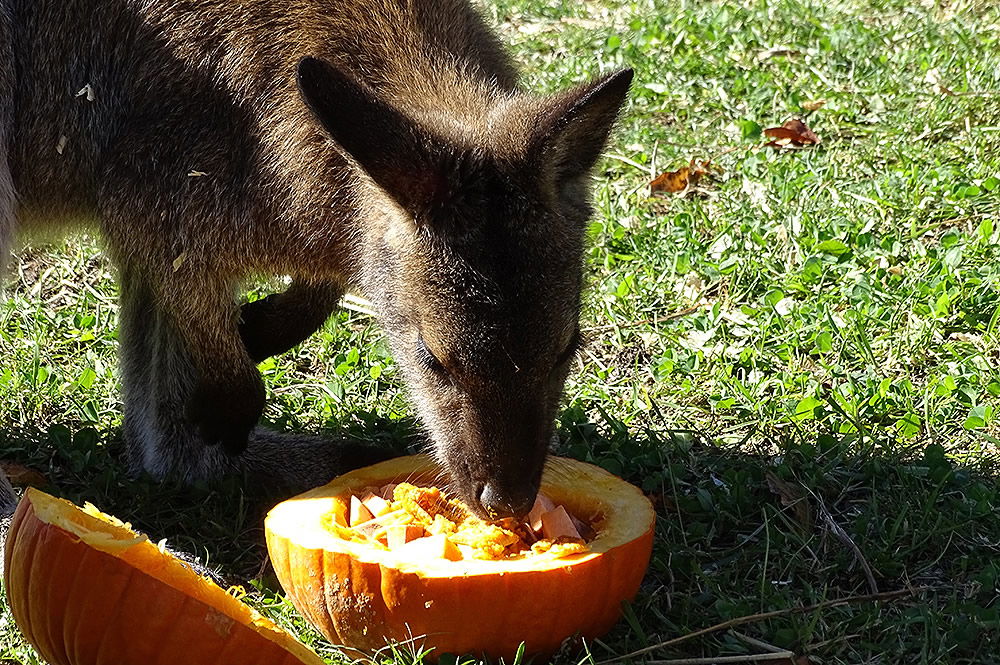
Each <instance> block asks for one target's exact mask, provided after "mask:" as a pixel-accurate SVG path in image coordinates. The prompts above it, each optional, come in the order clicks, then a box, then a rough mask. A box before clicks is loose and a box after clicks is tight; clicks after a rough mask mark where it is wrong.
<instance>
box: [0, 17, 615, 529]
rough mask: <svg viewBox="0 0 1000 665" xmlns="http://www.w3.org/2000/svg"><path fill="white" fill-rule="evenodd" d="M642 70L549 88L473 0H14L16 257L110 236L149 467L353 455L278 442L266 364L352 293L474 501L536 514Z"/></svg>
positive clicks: (210, 472) (135, 429)
mask: <svg viewBox="0 0 1000 665" xmlns="http://www.w3.org/2000/svg"><path fill="white" fill-rule="evenodd" d="M631 78H632V72H631V71H630V70H624V71H620V72H617V73H612V74H610V75H605V76H603V77H602V78H600V79H598V80H596V81H595V82H592V83H590V84H587V85H582V86H580V87H578V88H576V89H573V90H570V91H568V92H564V93H562V94H557V95H554V96H537V95H532V94H529V93H528V92H526V91H525V90H523V89H522V87H521V85H520V84H519V81H518V74H517V72H516V70H515V68H514V67H513V65H512V63H511V58H510V56H509V55H508V53H507V52H506V50H505V49H504V48H503V47H502V46H501V44H500V42H499V40H498V38H497V37H496V36H495V35H494V34H493V32H492V31H491V30H490V29H489V28H488V26H487V25H486V23H485V21H484V19H483V18H482V17H481V16H480V14H479V13H478V11H477V9H476V8H474V7H473V6H472V5H471V4H470V2H469V1H468V0H0V253H2V254H0V255H2V256H7V251H8V249H9V248H10V246H11V244H12V242H13V238H14V236H15V235H16V234H17V232H18V231H20V230H23V231H25V232H27V233H31V232H32V231H33V230H50V229H58V228H61V227H67V226H73V225H76V224H78V223H82V224H84V225H87V224H89V225H90V226H91V227H93V228H96V229H98V230H99V231H100V235H101V236H102V237H103V239H104V242H105V244H106V250H107V253H108V254H109V256H110V257H111V259H112V261H113V262H114V263H115V265H116V266H117V269H118V278H119V280H120V289H121V320H120V335H119V336H120V340H121V342H120V355H121V379H122V384H123V401H124V426H123V439H124V441H125V444H126V447H127V451H128V458H129V459H128V462H129V463H130V464H131V465H132V466H133V467H134V468H136V469H144V470H146V471H148V472H149V473H151V474H153V475H154V476H157V477H162V476H171V475H172V476H179V477H181V478H183V479H189V480H195V479H213V478H215V477H217V476H219V475H220V474H222V473H225V472H228V471H232V470H243V471H245V472H250V473H255V474H260V475H262V476H267V477H270V478H272V479H273V481H274V482H277V483H281V484H283V485H285V486H288V487H292V488H296V489H298V488H306V487H309V486H314V485H317V484H321V483H323V482H326V481H328V480H329V478H330V477H331V476H332V475H334V473H336V472H337V471H339V470H341V469H340V466H342V462H345V463H347V462H350V463H353V460H344V459H343V454H342V453H338V448H336V447H334V446H331V445H329V444H328V442H327V441H325V440H323V439H322V438H320V437H297V436H292V435H281V434H278V433H275V432H268V431H265V430H262V429H260V428H257V427H256V425H257V422H258V419H259V418H260V416H261V412H262V409H263V406H264V399H265V394H264V386H263V383H262V381H261V377H260V375H259V373H258V371H257V369H256V366H255V363H256V362H257V361H260V360H262V359H264V358H266V357H268V356H271V355H274V354H277V353H281V352H283V351H286V350H288V349H289V348H291V347H293V346H295V345H296V344H298V343H299V342H301V341H302V340H303V339H305V338H306V337H307V336H308V335H309V334H311V333H312V332H314V331H315V330H316V329H317V328H318V327H319V326H320V325H321V324H322V323H323V322H324V320H325V319H326V318H327V317H328V316H329V315H330V313H331V312H332V311H333V309H334V308H335V306H336V305H337V303H338V301H339V299H340V297H341V295H342V294H343V293H344V291H345V289H354V290H357V291H358V292H360V293H362V294H364V295H365V296H366V297H367V298H368V299H370V300H371V302H372V303H373V304H374V308H375V310H376V312H377V315H378V319H379V321H380V323H381V325H382V326H383V327H384V329H385V333H386V335H387V338H388V341H389V344H390V347H391V349H392V352H393V355H394V357H395V359H396V361H397V363H398V365H399V367H400V368H401V371H402V374H403V376H404V378H405V381H406V383H407V384H408V387H409V390H410V392H411V394H412V398H413V400H414V402H415V405H416V408H417V412H418V415H419V417H420V418H421V420H422V422H423V424H424V426H425V427H426V431H427V433H428V435H429V438H430V440H431V441H432V443H433V447H434V450H435V452H436V453H437V455H438V457H439V458H440V460H441V461H442V463H443V465H444V467H445V468H446V470H447V472H448V474H449V476H450V479H451V484H450V487H451V488H452V490H453V491H455V492H456V493H457V494H458V496H459V497H460V498H461V499H463V500H464V501H465V502H466V503H468V504H469V505H470V506H471V507H473V509H474V510H476V511H477V512H479V513H480V514H482V515H484V516H488V517H494V518H495V517H501V516H511V515H523V514H524V513H526V512H527V511H528V509H529V508H530V507H531V504H532V502H533V500H534V497H535V494H536V492H537V489H538V485H539V481H540V477H541V471H542V466H543V464H544V460H545V458H546V455H547V452H548V448H549V444H550V440H551V438H552V436H553V431H554V422H555V417H556V410H557V407H558V403H559V399H560V395H561V392H562V389H563V384H564V382H565V378H566V375H567V372H568V369H569V364H570V360H571V359H572V357H573V356H574V353H575V351H576V348H577V345H578V344H579V340H580V332H579V327H578V319H579V313H580V302H581V282H582V271H583V265H582V264H583V259H582V256H583V246H584V234H585V220H586V219H587V217H588V216H589V214H590V208H589V203H588V189H589V182H588V181H589V178H590V172H591V170H592V168H593V166H594V164H595V162H596V160H597V158H598V157H599V155H600V153H601V151H602V150H603V148H604V145H605V143H606V141H607V137H608V133H609V131H610V129H611V127H612V125H613V123H614V121H615V118H616V116H617V114H618V112H619V108H620V106H621V105H622V103H623V100H624V98H625V95H626V93H627V90H628V87H629V84H630V81H631ZM277 275H288V276H290V277H291V278H292V280H293V281H292V284H291V286H290V288H289V289H288V290H287V291H286V292H284V293H282V294H278V295H275V296H271V297H269V298H267V299H264V300H260V301H257V302H254V303H252V304H249V305H244V306H243V307H242V308H241V307H240V306H239V304H238V302H239V301H238V299H237V297H236V296H237V290H238V289H239V288H240V287H241V285H244V284H245V283H246V282H247V281H248V280H249V279H253V278H255V277H260V276H277ZM355 452H356V451H355Z"/></svg>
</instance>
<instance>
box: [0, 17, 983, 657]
mask: <svg viewBox="0 0 1000 665" xmlns="http://www.w3.org/2000/svg"><path fill="white" fill-rule="evenodd" d="M487 8H488V11H489V13H490V14H492V16H493V17H494V19H495V20H496V22H497V23H498V24H499V25H500V26H501V31H502V33H503V35H504V37H505V38H506V39H507V40H508V41H509V42H511V43H512V44H513V47H514V50H515V52H516V54H517V58H518V60H519V62H521V63H523V66H524V68H525V70H526V76H527V79H528V81H529V82H530V83H531V84H532V85H534V86H535V87H537V88H539V89H542V90H556V89H558V88H561V87H563V86H564V85H567V84H570V83H572V82H578V81H582V80H584V79H585V78H587V77H588V76H590V75H592V74H594V73H596V72H597V71H598V70H606V69H610V68H613V67H621V66H626V65H628V66H632V67H634V68H636V70H637V80H636V85H635V88H634V94H633V97H632V100H631V102H630V104H629V107H628V109H627V112H626V114H625V116H624V118H623V121H622V123H621V127H620V131H619V132H618V133H617V135H616V138H615V140H614V141H613V144H612V146H611V147H610V149H609V157H608V159H606V160H605V161H604V162H602V168H601V172H600V173H599V176H600V177H599V179H598V180H597V182H596V189H595V201H596V204H597V205H596V208H597V214H596V215H595V217H594V219H593V223H592V225H591V227H590V236H591V249H590V250H589V254H588V273H589V279H590V282H591V285H592V288H591V290H590V292H589V295H588V299H587V308H586V313H585V327H586V328H587V329H588V332H589V343H588V344H587V346H586V348H585V349H584V352H583V354H582V356H581V362H580V366H579V368H578V371H576V372H575V373H574V375H573V377H572V378H571V379H570V383H569V385H568V389H567V407H566V409H565V411H564V412H563V414H562V416H561V420H560V432H561V436H562V441H563V443H562V452H563V453H564V454H568V455H571V456H574V457H578V458H581V459H585V460H590V461H594V462H596V463H598V464H600V465H602V466H604V467H605V468H608V469H609V470H611V471H613V472H615V473H619V474H621V475H623V476H625V477H626V478H628V479H630V480H632V481H634V482H636V483H637V484H639V485H641V486H642V487H643V489H645V490H646V491H647V492H648V493H649V495H650V496H651V498H653V500H654V502H655V503H656V505H657V508H658V513H659V521H658V526H657V540H656V547H655V551H654V555H653V562H652V566H651V568H650V572H649V574H648V576H647V578H646V582H645V585H644V587H643V589H642V591H641V592H640V594H639V597H638V598H637V599H636V601H635V603H634V604H633V605H632V606H631V608H630V610H629V611H628V612H627V620H626V621H623V622H622V623H621V624H620V625H619V626H618V627H617V628H616V629H615V630H614V631H613V632H612V633H611V634H610V635H608V636H607V637H606V638H604V639H603V640H601V641H600V642H597V643H594V644H591V645H590V648H591V651H592V655H593V659H594V660H597V661H600V660H603V659H606V658H609V657H613V656H615V655H620V654H624V653H627V652H629V651H631V650H635V649H639V648H643V647H646V646H648V645H652V644H655V643H657V642H658V641H662V640H666V639H670V638H673V637H676V636H679V635H684V634H687V633H689V632H692V631H694V630H697V629H699V628H703V627H706V626H709V625H712V624H716V623H719V622H722V621H726V620H729V619H732V618H735V617H740V616H744V615H749V614H755V613H759V612H766V611H771V610H780V609H783V608H793V607H800V606H805V605H811V604H814V603H818V602H822V601H825V600H829V599H836V598H843V597H849V596H854V595H859V594H867V593H870V592H871V583H870V581H869V580H868V578H867V576H866V574H865V571H864V566H865V564H867V565H868V566H870V568H871V570H872V579H873V581H874V582H875V584H876V585H877V588H878V589H879V590H880V591H889V590H895V589H901V588H906V587H907V586H913V587H921V588H926V590H924V591H921V592H919V593H918V594H916V595H915V596H914V597H912V598H905V599H900V600H896V601H892V602H884V603H872V602H861V603H852V604H850V605H846V606H840V607H835V608H827V609H823V610H820V611H816V612H808V613H801V614H791V615H786V616H782V617H779V618H776V619H771V620H767V621H755V622H752V623H750V624H748V625H744V626H742V627H740V628H738V629H736V630H737V631H738V632H739V633H742V634H744V635H748V636H751V637H752V638H755V639H758V640H763V641H766V642H768V643H769V644H773V645H777V646H779V647H782V648H787V649H790V650H792V651H794V652H795V653H796V654H799V655H805V656H807V657H808V658H809V659H810V660H809V662H811V663H822V664H824V665H827V664H834V663H838V664H839V663H844V664H846V663H956V664H958V663H969V664H972V663H975V664H977V665H986V664H990V663H1000V601H998V594H1000V563H998V559H1000V485H998V478H1000V469H998V465H997V461H998V459H1000V455H998V448H1000V370H998V367H1000V307H998V305H1000V242H998V240H1000V214H998V213H1000V7H998V6H997V5H996V4H995V3H993V2H989V1H981V2H976V1H975V0H971V1H966V2H962V1H959V2H954V3H948V2H942V3H931V2H919V3H913V2H905V1H903V0H897V1H891V0H876V1H875V2H863V1H862V0H831V1H828V2H804V1H793V0H773V1H771V2H763V1H755V2H749V3H732V2H722V1H708V0H706V1H703V2H702V1H699V2H684V1H679V0H676V1H670V2H668V1H667V0H644V1H642V2H639V1H628V2H624V1H621V2H612V1H611V0H594V1H589V2H582V1H578V2H573V3H565V4H562V5H559V4H557V3H548V2H543V1H541V0H496V1H495V2H490V3H487ZM942 87H943V88H944V89H946V90H947V91H945V90H944V89H943V88H942ZM813 100H825V101H826V104H825V105H824V106H823V107H822V108H821V109H819V110H817V111H812V112H808V111H805V110H804V109H803V106H802V105H803V103H806V102H809V101H813ZM795 115H800V116H802V117H804V118H805V119H806V122H807V123H808V124H809V126H810V127H812V128H813V129H814V130H815V131H816V132H817V133H818V134H819V135H820V137H821V138H822V143H821V144H820V145H819V146H817V147H814V148H809V149H804V150H799V151H784V152H778V151H774V150H770V149H761V148H760V147H759V146H760V145H761V144H762V143H763V141H762V140H761V138H760V136H759V134H760V130H761V128H766V127H770V126H775V125H780V124H781V123H782V122H784V121H785V120H786V119H788V118H789V117H792V116H795ZM694 157H697V158H706V159H708V158H711V159H713V163H714V165H715V166H716V167H717V172H716V175H715V177H714V178H713V179H712V180H710V181H709V182H707V183H703V185H702V186H701V187H700V188H699V190H698V191H695V192H692V193H691V195H689V196H683V197H681V196H671V197H664V198H656V199H651V198H650V197H649V196H648V181H649V180H650V179H651V176H652V175H655V174H656V173H658V172H660V171H663V170H668V169H674V168H677V167H678V166H681V165H683V164H686V163H687V162H688V161H689V160H690V159H691V158H694ZM19 259H20V264H19V271H20V272H19V273H17V274H16V275H15V280H14V283H13V286H12V288H11V290H10V291H9V300H7V301H5V302H4V303H2V304H0V344H2V345H3V346H2V357H3V358H4V359H5V360H6V362H5V363H4V364H3V365H2V366H0V423H2V428H0V430H2V431H0V445H2V455H3V458H5V459H10V460H17V461H20V462H23V463H27V464H30V465H32V466H34V467H35V468H38V469H40V470H42V471H44V472H46V473H47V474H48V475H49V477H50V478H51V480H52V488H51V489H53V491H56V492H57V493H59V494H61V495H64V496H67V497H70V498H73V499H76V500H81V499H87V500H91V501H94V502H95V503H97V504H99V505H101V506H102V507H105V508H107V509H108V510H112V511H114V512H117V513H118V514H119V515H121V516H122V517H123V518H127V519H131V520H132V521H134V522H135V523H137V524H138V525H139V526H140V527H142V528H144V529H147V530H149V531H150V532H151V533H152V534H155V536H156V537H164V536H165V537H168V538H169V539H170V541H171V543H172V544H173V545H174V546H176V547H178V548H179V549H183V550H187V551H190V552H193V553H195V554H198V555H200V556H201V557H202V558H203V559H204V560H206V561H207V562H208V564H209V565H210V566H212V567H217V568H219V569H220V570H221V571H222V572H223V574H224V575H226V576H227V577H229V578H231V579H233V580H243V581H247V580H250V579H256V580H258V581H257V582H256V583H255V585H250V584H249V582H246V584H247V586H248V588H252V589H255V591H254V593H252V594H251V595H252V597H253V601H254V603H255V604H256V605H257V606H258V607H260V608H262V609H263V610H264V611H266V612H267V613H269V614H270V615H271V616H274V617H276V618H278V619H279V620H280V621H282V622H283V623H284V624H285V625H287V626H289V627H290V628H292V629H293V630H294V631H295V632H297V633H299V634H301V635H302V636H303V639H305V640H306V641H308V642H309V643H310V644H312V645H313V646H314V647H315V648H317V649H319V650H320V652H321V653H322V654H323V655H324V656H325V657H329V658H330V660H331V662H340V661H342V660H343V657H342V656H340V655H339V654H338V652H336V651H335V650H333V649H332V648H331V647H330V646H329V645H326V644H325V643H324V642H323V641H322V640H321V638H319V637H318V635H317V634H316V633H315V632H313V631H311V629H309V628H308V627H307V626H305V625H304V624H303V622H302V620H301V619H299V618H298V617H297V616H296V615H295V614H294V611H293V610H292V609H291V608H290V606H289V605H288V604H287V603H284V602H283V601H282V600H281V597H280V595H276V594H275V593H274V591H273V590H271V589H273V580H270V579H269V578H268V577H267V576H266V575H265V576H263V578H261V577H260V575H259V571H260V568H261V564H262V562H263V559H264V550H263V548H262V545H261V529H260V517H261V515H262V511H263V510H264V509H265V508H266V507H265V506H261V505H259V502H254V501H253V498H252V497H250V496H246V495H244V494H243V493H242V491H241V489H240V488H239V487H237V486H236V485H235V484H233V483H230V484H227V485H226V486H224V487H221V488H218V487H216V488H196V489H195V490H189V489H185V488H179V487H172V486H167V487H162V486H159V485H156V484H153V483H151V482H148V481H145V480H141V479H140V480H131V479H128V478H126V477H125V476H124V475H123V474H122V473H121V469H120V467H119V466H118V465H117V463H116V461H115V454H116V446H117V443H116V428H117V426H118V425H119V423H120V405H119V403H118V399H117V384H116V375H115V358H114V354H115V319H116V305H115V297H116V288H115V285H114V282H113V280H112V277H111V274H110V270H109V267H108V265H107V264H106V263H105V262H104V261H103V259H101V258H100V253H99V251H98V250H97V249H96V247H95V245H94V244H93V243H92V242H90V241H87V240H82V241H74V242H72V243H70V244H68V245H66V246H64V247H59V248H49V249H46V248H31V249H26V250H24V251H23V252H21V253H20V254H19ZM264 371H265V375H266V377H267V381H268V384H269V388H270V395H271V399H270V403H269V406H268V411H267V418H268V419H269V420H270V421H272V422H273V423H275V424H276V425H277V426H280V427H284V428H292V429H307V430H321V429H328V430H333V431H343V430H348V431H349V432H351V433H352V434H353V435H354V436H357V437H360V438H364V439H367V440H372V441H377V442H382V443H384V444H385V445H393V446H396V447H397V448H399V449H400V450H403V449H406V448H407V447H408V446H412V445H414V444H415V442H416V439H415V437H414V432H415V428H414V424H413V422H412V420H411V419H410V414H411V411H410V407H409V406H408V404H407V402H406V400H405V398H404V396H403V393H402V389H401V386H400V384H399V380H398V378H397V374H396V371H395V366H394V364H393V361H392V359H391V357H390V356H389V355H388V353H387V352H386V350H385V346H384V344H383V343H382V339H381V335H380V333H379V332H378V330H377V328H376V327H375V326H374V324H373V322H372V321H371V320H369V319H368V318H367V317H365V316H363V315H359V314H352V313H341V314H339V315H337V316H336V317H335V318H334V319H333V320H332V321H331V322H330V323H329V324H328V325H327V326H326V328H325V329H324V330H323V331H322V332H321V333H320V334H318V335H317V336H315V337H314V338H313V339H312V340H310V341H309V342H308V343H306V344H305V345H304V346H303V347H302V348H301V349H298V350H296V351H294V352H292V353H289V354H287V355H285V356H283V357H281V358H277V359H275V360H274V361H269V362H268V363H267V364H266V365H265V366H264ZM769 479H770V482H769ZM775 479H778V481H780V480H783V481H785V483H786V484H787V485H786V488H790V489H785V490H784V494H785V497H784V499H785V503H783V502H782V496H781V495H780V493H778V492H776V491H773V490H772V489H771V487H772V486H774V487H775V488H779V484H780V483H779V482H776V480H775ZM796 498H798V501H797V502H796ZM786 503H787V504H789V505H785V504H786ZM838 534H840V535H838ZM849 541H850V542H851V543H853V544H854V545H855V546H856V548H857V550H855V549H854V548H852V546H851V545H850V544H849ZM0 621H6V623H5V624H4V627H3V628H2V629H0V659H3V658H7V659H8V660H13V661H14V662H25V663H34V662H37V660H36V658H35V657H34V656H32V655H31V653H32V652H31V651H30V648H29V647H27V646H26V645H25V644H24V643H23V642H22V641H21V639H20V637H19V636H18V633H17V630H16V629H15V628H14V627H13V625H12V624H11V623H10V618H9V616H7V615H4V617H3V619H2V620H0ZM755 651H759V649H758V648H757V647H753V646H750V645H749V643H748V642H747V641H746V640H743V639H741V638H740V637H739V636H738V635H737V632H734V631H732V630H730V631H720V632H718V633H715V634H713V635H711V636H708V637H705V638H700V639H694V640H689V641H686V642H684V643H682V644H680V645H678V646H676V647H674V648H670V649H666V650H662V651H658V652H656V654H654V657H655V658H660V659H663V658H681V657H715V656H725V655H738V654H745V653H752V652H755ZM408 658H409V657H408V656H407V655H406V654H405V653H403V652H399V653H395V654H393V653H388V654H387V655H386V656H385V660H386V661H389V662H396V663H404V662H410V660H412V659H410V660H408ZM558 660H560V661H561V662H564V663H571V662H577V660H578V658H577V657H576V656H575V655H572V654H566V655H563V656H561V657H560V658H559V659H558Z"/></svg>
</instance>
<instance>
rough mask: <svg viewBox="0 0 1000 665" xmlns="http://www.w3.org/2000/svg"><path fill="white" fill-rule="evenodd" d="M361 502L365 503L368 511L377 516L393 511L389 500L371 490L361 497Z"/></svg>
mask: <svg viewBox="0 0 1000 665" xmlns="http://www.w3.org/2000/svg"><path fill="white" fill-rule="evenodd" d="M361 503H363V504H364V505H365V508H367V509H368V511H369V512H371V514H372V515H374V516H375V517H379V516H381V515H385V514H386V513H389V512H392V506H390V505H389V502H388V501H386V500H385V499H383V498H382V497H380V496H379V495H377V494H372V493H371V492H369V493H368V494H366V495H365V496H363V497H361Z"/></svg>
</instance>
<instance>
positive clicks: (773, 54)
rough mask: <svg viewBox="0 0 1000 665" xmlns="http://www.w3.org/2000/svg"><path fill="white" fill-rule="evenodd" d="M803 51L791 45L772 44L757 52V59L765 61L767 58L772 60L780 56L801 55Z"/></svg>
mask: <svg viewBox="0 0 1000 665" xmlns="http://www.w3.org/2000/svg"><path fill="white" fill-rule="evenodd" d="M801 54H802V51H799V50H798V49H794V48H792V47H790V46H772V47H771V48H769V49H764V50H763V51H759V52H758V53H757V60H759V61H760V62H764V61H765V60H770V59H771V58H779V57H782V56H793V55H801Z"/></svg>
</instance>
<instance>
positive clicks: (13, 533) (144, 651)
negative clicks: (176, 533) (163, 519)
mask: <svg viewBox="0 0 1000 665" xmlns="http://www.w3.org/2000/svg"><path fill="white" fill-rule="evenodd" d="M4 587H5V590H6V593H7V602H8V603H9V604H10V608H11V612H12V614H13V616H14V620H15V622H16V623H17V625H18V627H19V628H20V629H21V631H22V633H23V634H24V636H25V638H26V639H27V640H28V641H29V642H30V643H31V644H32V645H34V646H35V648H36V649H37V651H38V652H39V654H41V656H42V657H43V658H44V659H45V660H47V661H48V662H49V663H50V664H51V665H157V664H162V665H176V664H177V663H198V665H257V664H259V665H322V663H323V660H322V659H321V658H319V656H317V655H316V654H314V653H313V652H312V651H310V650H309V649H308V648H306V647H305V646H304V645H302V644H301V643H299V642H298V641H297V640H295V638H294V637H292V636H291V635H290V634H289V633H287V632H285V631H284V630H283V629H281V628H280V627H278V626H277V625H275V624H274V623H273V622H272V621H270V620H269V619H267V618H265V617H263V616H262V615H260V614H259V613H257V612H256V611H255V610H253V609H252V608H250V607H248V606H247V605H245V604H244V603H242V602H241V601H239V600H238V599H236V598H235V597H234V596H232V595H230V594H229V593H227V592H226V591H225V590H223V589H222V588H220V587H219V586H217V585H216V584H215V583H213V582H212V581H210V580H208V579H206V578H204V577H202V576H200V575H199V574H197V573H196V572H195V571H194V570H192V569H191V568H190V567H189V566H188V565H187V564H185V563H184V562H182V561H180V560H179V559H177V558H176V557H174V556H173V555H171V554H170V553H169V552H167V551H166V550H165V549H164V548H161V547H159V546H158V545H156V544H154V543H152V542H150V541H149V539H148V538H147V537H146V536H143V535H140V534H137V533H135V532H133V531H132V530H131V529H130V528H128V525H125V524H122V523H121V522H118V521H117V520H115V519H114V518H109V517H108V516H103V515H101V514H100V513H98V512H97V511H96V509H90V510H82V509H80V508H78V507H77V506H75V505H73V504H72V503H70V502H68V501H64V500H62V499H57V498H55V497H52V496H49V495H48V494H45V493H44V492H40V491H38V490H35V489H30V488H29V489H28V490H27V491H26V492H25V495H24V498H22V500H21V502H20V503H19V504H18V508H17V512H16V513H15V514H14V518H13V520H12V523H11V527H10V531H9V533H8V537H7V543H6V548H5V552H4Z"/></svg>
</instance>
